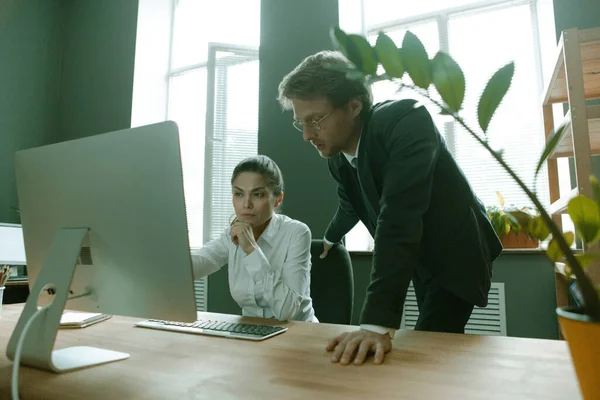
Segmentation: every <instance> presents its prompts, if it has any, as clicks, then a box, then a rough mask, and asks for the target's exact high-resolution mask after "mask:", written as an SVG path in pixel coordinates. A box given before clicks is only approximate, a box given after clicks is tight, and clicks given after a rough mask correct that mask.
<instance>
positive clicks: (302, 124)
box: [292, 111, 331, 132]
mask: <svg viewBox="0 0 600 400" xmlns="http://www.w3.org/2000/svg"><path fill="white" fill-rule="evenodd" d="M330 115H331V111H330V112H328V113H327V115H325V116H324V117H323V118H321V119H320V120H318V121H310V122H302V121H298V120H295V121H294V122H292V125H294V128H296V129H298V130H299V131H300V132H304V128H305V127H306V128H310V129H314V130H315V131H317V132H319V131H320V130H321V129H322V128H321V122H323V121H324V120H325V118H327V117H329V116H330Z"/></svg>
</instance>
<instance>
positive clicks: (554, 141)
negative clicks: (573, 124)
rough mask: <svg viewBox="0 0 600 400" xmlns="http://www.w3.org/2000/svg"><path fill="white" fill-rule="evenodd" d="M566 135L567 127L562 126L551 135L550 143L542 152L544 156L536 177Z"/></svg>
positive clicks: (538, 165)
mask: <svg viewBox="0 0 600 400" xmlns="http://www.w3.org/2000/svg"><path fill="white" fill-rule="evenodd" d="M564 133H565V125H563V126H561V127H560V128H558V129H557V130H556V131H555V132H554V133H553V134H552V135H550V137H549V138H548V141H547V142H546V148H545V149H544V151H543V152H542V156H541V157H540V160H539V161H538V164H537V167H536V169H535V176H537V174H538V173H539V172H540V169H542V165H544V161H546V159H547V158H548V157H550V154H552V152H553V151H554V149H555V148H556V146H558V144H559V143H560V141H561V139H562V137H563V135H564Z"/></svg>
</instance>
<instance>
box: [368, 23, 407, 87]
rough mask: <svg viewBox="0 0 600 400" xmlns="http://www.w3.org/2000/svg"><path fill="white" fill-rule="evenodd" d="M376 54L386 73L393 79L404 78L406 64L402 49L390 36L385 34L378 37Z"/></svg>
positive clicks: (381, 33)
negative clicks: (403, 61)
mask: <svg viewBox="0 0 600 400" xmlns="http://www.w3.org/2000/svg"><path fill="white" fill-rule="evenodd" d="M375 52H376V53H377V58H378V59H379V62H381V65H382V66H383V68H384V69H385V72H387V74H388V75H389V76H391V77H392V78H402V75H404V72H405V70H404V63H402V57H401V56H400V49H399V48H398V47H396V44H395V43H394V41H393V40H392V39H390V37H389V36H388V35H386V34H385V33H383V32H380V33H379V36H377V42H376V43H375Z"/></svg>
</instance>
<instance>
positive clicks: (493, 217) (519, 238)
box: [486, 192, 540, 249]
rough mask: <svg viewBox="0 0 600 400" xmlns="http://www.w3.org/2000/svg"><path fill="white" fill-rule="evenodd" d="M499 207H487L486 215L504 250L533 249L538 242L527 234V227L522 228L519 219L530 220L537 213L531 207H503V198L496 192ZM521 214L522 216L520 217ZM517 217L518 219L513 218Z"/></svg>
mask: <svg viewBox="0 0 600 400" xmlns="http://www.w3.org/2000/svg"><path fill="white" fill-rule="evenodd" d="M496 197H497V199H498V204H499V206H488V207H487V208H486V209H487V214H488V217H489V218H490V221H491V223H492V227H493V228H494V231H496V235H498V237H499V238H500V241H501V242H502V247H504V248H505V249H535V248H538V247H539V245H540V241H539V240H538V239H537V238H536V237H534V236H532V235H530V234H529V232H528V227H527V226H522V225H521V224H520V223H519V219H522V220H523V219H524V220H527V221H529V220H532V219H533V218H534V217H535V216H537V215H538V212H537V211H536V210H535V209H533V208H531V207H521V208H517V207H515V206H510V207H507V208H505V207H504V198H503V197H502V194H501V193H500V192H496ZM521 214H524V215H523V216H522V217H521ZM516 215H517V216H519V219H518V218H517V217H515V216H516Z"/></svg>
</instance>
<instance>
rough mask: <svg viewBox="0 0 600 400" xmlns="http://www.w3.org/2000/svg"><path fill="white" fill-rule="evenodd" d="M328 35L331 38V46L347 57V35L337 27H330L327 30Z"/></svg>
mask: <svg viewBox="0 0 600 400" xmlns="http://www.w3.org/2000/svg"><path fill="white" fill-rule="evenodd" d="M329 37H330V38H331V42H332V43H333V47H334V48H335V49H336V50H339V51H341V52H342V54H344V55H345V56H346V57H348V49H347V48H348V35H346V32H344V31H343V30H341V29H340V28H338V27H335V28H331V30H330V31H329Z"/></svg>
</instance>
